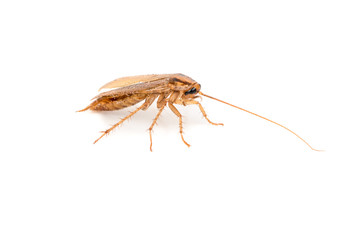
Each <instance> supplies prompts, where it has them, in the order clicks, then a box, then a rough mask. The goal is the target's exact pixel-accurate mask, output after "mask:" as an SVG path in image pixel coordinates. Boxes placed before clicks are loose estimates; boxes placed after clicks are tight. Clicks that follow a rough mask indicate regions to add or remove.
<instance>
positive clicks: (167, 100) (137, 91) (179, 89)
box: [79, 73, 320, 151]
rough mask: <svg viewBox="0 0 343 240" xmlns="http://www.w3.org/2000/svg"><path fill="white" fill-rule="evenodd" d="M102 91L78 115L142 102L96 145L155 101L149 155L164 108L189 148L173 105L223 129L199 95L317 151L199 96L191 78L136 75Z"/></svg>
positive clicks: (170, 75) (116, 81)
mask: <svg viewBox="0 0 343 240" xmlns="http://www.w3.org/2000/svg"><path fill="white" fill-rule="evenodd" d="M103 89H110V90H108V91H105V92H103V93H100V94H99V95H97V96H95V97H94V98H93V99H92V100H94V101H93V102H92V103H91V104H89V105H88V106H87V107H86V108H84V109H82V110H80V111H79V112H83V111H86V110H88V109H89V110H93V111H114V110H119V109H123V108H126V107H129V106H133V105H135V104H137V103H139V102H141V101H143V100H144V103H143V104H142V105H140V106H139V107H138V108H136V110H134V111H132V112H130V113H129V114H128V115H127V116H126V117H124V118H122V119H121V120H120V121H119V122H118V123H116V124H114V125H113V126H112V127H111V128H109V129H107V130H106V131H103V132H102V135H101V136H100V137H99V138H98V139H96V140H95V141H94V143H96V142H97V141H99V140H100V139H101V138H102V137H103V136H105V135H107V134H109V133H110V132H111V131H112V130H113V129H115V128H116V127H117V126H119V125H120V124H122V123H123V122H124V121H125V120H127V119H129V118H130V117H132V116H133V115H134V114H136V113H137V112H138V111H140V110H147V109H148V108H149V107H150V105H151V104H152V103H153V102H154V101H155V100H156V99H157V108H158V113H157V114H156V116H155V118H154V120H153V122H152V124H151V125H150V127H149V136H150V151H152V135H151V131H152V129H153V127H154V126H155V124H156V122H157V119H158V118H159V116H160V115H161V113H162V111H163V109H164V108H165V107H166V106H167V105H168V107H169V108H170V110H172V112H173V113H174V114H175V115H176V116H177V117H178V118H179V129H180V136H181V139H182V141H183V142H184V143H185V144H186V145H187V146H188V147H190V145H189V144H188V143H187V142H186V141H185V139H184V137H183V127H182V115H181V113H180V112H179V111H178V110H177V108H176V107H175V106H174V104H180V105H184V106H186V105H191V104H196V105H198V107H199V109H200V111H201V113H202V115H203V116H204V117H205V119H206V120H207V121H208V122H209V123H210V124H212V125H223V124H222V123H214V122H212V121H211V120H210V119H208V117H207V114H206V112H205V110H204V108H203V107H202V105H201V104H200V102H198V101H196V100H195V99H196V98H198V97H199V95H201V96H204V97H208V98H211V99H214V100H216V101H219V102H221V103H225V104H227V105H229V106H231V107H235V108H238V109H240V110H242V111H245V112H247V113H250V114H253V115H255V116H257V117H260V118H263V119H265V120H267V121H269V122H271V123H274V124H276V125H278V126H280V127H282V128H284V129H286V130H287V131H289V132H291V133H293V134H294V135H295V136H297V137H298V138H299V139H301V140H302V141H303V142H304V143H305V144H306V145H307V146H309V147H310V148H311V149H312V150H315V151H320V150H317V149H314V148H313V147H311V145H310V144H308V143H307V142H306V141H305V140H304V139H303V138H301V137H300V136H299V135H298V134H296V133H295V132H293V131H292V130H290V129H288V128H287V127H285V126H283V125H281V124H279V123H277V122H274V121H272V120H270V119H268V118H265V117H262V116H260V115H258V114H256V113H253V112H250V111H248V110H246V109H243V108H241V107H237V106H235V105H233V104H231V103H227V102H224V101H222V100H219V99H217V98H214V97H211V96H209V95H206V94H204V93H202V92H200V84H199V83H197V82H196V81H194V80H193V79H192V78H190V77H188V76H186V75H184V74H180V73H179V74H152V75H140V76H131V77H123V78H118V79H115V80H113V81H111V82H109V83H107V84H105V85H104V86H102V87H101V88H100V89H99V91H100V90H103Z"/></svg>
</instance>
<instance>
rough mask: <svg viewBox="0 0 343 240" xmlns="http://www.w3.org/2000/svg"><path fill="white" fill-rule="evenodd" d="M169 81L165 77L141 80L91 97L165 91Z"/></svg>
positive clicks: (167, 89) (167, 88)
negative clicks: (147, 80)
mask: <svg viewBox="0 0 343 240" xmlns="http://www.w3.org/2000/svg"><path fill="white" fill-rule="evenodd" d="M168 84H169V81H168V80H167V79H160V80H155V81H152V82H142V83H137V84H133V85H129V86H126V87H119V88H116V89H113V90H109V91H107V92H103V93H100V94H99V95H97V96H95V97H94V98H93V99H99V98H102V97H116V96H122V95H131V94H135V93H141V94H152V93H158V94H160V93H165V92H168V91H170V88H169V86H168Z"/></svg>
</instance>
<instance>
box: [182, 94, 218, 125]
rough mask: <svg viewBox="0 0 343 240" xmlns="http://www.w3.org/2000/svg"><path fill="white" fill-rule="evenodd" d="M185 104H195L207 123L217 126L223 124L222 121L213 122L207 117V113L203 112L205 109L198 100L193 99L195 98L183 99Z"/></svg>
mask: <svg viewBox="0 0 343 240" xmlns="http://www.w3.org/2000/svg"><path fill="white" fill-rule="evenodd" d="M185 104H186V105H189V104H197V105H198V106H199V109H200V111H201V113H202V115H203V116H204V118H205V119H206V120H207V122H209V123H210V124H212V125H217V126H218V125H221V126H224V124H223V123H214V122H212V121H211V120H210V119H208V117H207V114H206V112H205V109H204V108H203V107H202V105H201V103H200V102H198V101H195V100H188V101H185Z"/></svg>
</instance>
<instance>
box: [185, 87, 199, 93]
mask: <svg viewBox="0 0 343 240" xmlns="http://www.w3.org/2000/svg"><path fill="white" fill-rule="evenodd" d="M196 92H197V90H196V88H195V87H194V88H192V89H191V90H188V91H187V92H185V95H188V94H194V93H196Z"/></svg>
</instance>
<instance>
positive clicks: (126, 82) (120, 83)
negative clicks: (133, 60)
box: [99, 74, 178, 91]
mask: <svg viewBox="0 0 343 240" xmlns="http://www.w3.org/2000/svg"><path fill="white" fill-rule="evenodd" d="M176 75H178V74H151V75H139V76H131V77H122V78H117V79H115V80H113V81H111V82H109V83H106V84H105V85H104V86H102V87H101V88H100V89H99V91H100V90H102V89H108V88H121V87H127V86H130V85H133V84H138V83H146V82H154V81H157V80H162V79H168V78H171V77H175V76H176Z"/></svg>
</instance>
